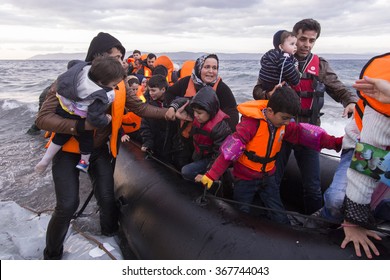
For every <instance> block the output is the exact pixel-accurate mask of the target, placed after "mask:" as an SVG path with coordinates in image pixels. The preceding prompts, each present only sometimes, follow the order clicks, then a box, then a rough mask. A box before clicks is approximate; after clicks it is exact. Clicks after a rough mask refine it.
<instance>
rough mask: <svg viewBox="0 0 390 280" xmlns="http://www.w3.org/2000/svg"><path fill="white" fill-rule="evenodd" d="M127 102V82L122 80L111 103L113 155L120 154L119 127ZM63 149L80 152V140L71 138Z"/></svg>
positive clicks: (111, 147)
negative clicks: (118, 144)
mask: <svg viewBox="0 0 390 280" xmlns="http://www.w3.org/2000/svg"><path fill="white" fill-rule="evenodd" d="M125 103H126V86H125V82H124V81H122V82H120V83H119V84H118V89H117V90H115V98H114V101H113V102H112V104H111V116H112V121H111V127H112V128H111V138H110V149H111V154H112V156H113V157H116V156H117V154H118V147H117V140H118V132H119V128H120V126H121V125H122V117H123V112H124V109H125ZM53 136H54V133H52V136H51V137H50V140H49V142H48V143H47V144H46V147H47V146H48V145H49V143H50V142H51V139H52V138H53ZM62 150H63V151H65V152H70V153H76V154H78V153H80V148H79V142H78V141H77V140H76V139H75V138H74V137H72V138H70V140H69V141H68V142H66V143H65V144H64V145H63V146H62Z"/></svg>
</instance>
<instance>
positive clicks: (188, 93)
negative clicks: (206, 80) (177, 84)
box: [184, 77, 221, 98]
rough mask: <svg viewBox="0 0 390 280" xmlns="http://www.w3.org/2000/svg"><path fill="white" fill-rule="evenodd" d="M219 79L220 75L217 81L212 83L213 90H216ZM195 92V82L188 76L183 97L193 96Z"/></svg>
mask: <svg viewBox="0 0 390 280" xmlns="http://www.w3.org/2000/svg"><path fill="white" fill-rule="evenodd" d="M220 81H221V77H218V79H217V81H216V82H215V84H214V85H213V90H214V91H215V92H217V87H218V84H219V82H220ZM195 94H196V89H195V84H194V81H193V80H192V79H191V78H190V79H189V81H188V86H187V89H186V93H185V94H184V97H189V98H190V97H194V96H195Z"/></svg>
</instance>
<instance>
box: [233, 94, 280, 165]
mask: <svg viewBox="0 0 390 280" xmlns="http://www.w3.org/2000/svg"><path fill="white" fill-rule="evenodd" d="M267 104H268V100H253V101H248V102H244V103H241V104H239V105H238V106H237V109H238V111H239V112H240V113H241V114H242V115H243V116H246V117H250V118H254V119H258V120H259V121H260V123H259V127H258V129H257V131H256V134H255V136H254V137H253V138H252V139H251V140H250V141H249V142H248V143H247V144H246V147H245V151H244V153H243V154H242V155H241V156H240V158H239V159H238V162H240V163H241V164H242V165H244V166H246V167H247V168H249V169H252V170H255V171H258V172H269V171H271V170H273V169H274V167H275V160H276V156H277V154H278V153H279V151H280V149H281V147H282V140H283V135H284V132H285V126H284V125H283V126H281V127H279V128H275V131H274V133H271V132H270V129H269V126H268V123H267V120H266V118H265V116H264V114H263V111H262V110H263V109H265V108H267Z"/></svg>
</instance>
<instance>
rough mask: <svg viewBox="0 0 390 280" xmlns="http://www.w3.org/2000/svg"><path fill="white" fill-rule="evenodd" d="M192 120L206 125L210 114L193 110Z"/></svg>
mask: <svg viewBox="0 0 390 280" xmlns="http://www.w3.org/2000/svg"><path fill="white" fill-rule="evenodd" d="M194 118H195V119H196V120H197V121H198V122H199V123H206V122H207V121H208V120H209V119H210V114H209V113H207V111H205V110H202V109H194Z"/></svg>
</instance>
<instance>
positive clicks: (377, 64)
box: [354, 53, 390, 130]
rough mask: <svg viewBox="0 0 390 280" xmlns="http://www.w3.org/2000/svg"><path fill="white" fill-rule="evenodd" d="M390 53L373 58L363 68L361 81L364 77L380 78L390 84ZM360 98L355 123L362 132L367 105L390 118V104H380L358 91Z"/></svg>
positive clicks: (356, 107)
mask: <svg viewBox="0 0 390 280" xmlns="http://www.w3.org/2000/svg"><path fill="white" fill-rule="evenodd" d="M389 69H390V53H385V54H382V55H378V56H375V57H373V58H371V59H370V60H369V61H368V62H367V63H366V65H365V66H364V67H363V68H362V71H361V72H360V76H359V77H360V79H363V77H364V76H368V77H370V78H379V79H384V80H387V81H389V82H390V70H389ZM357 94H358V96H359V97H360V99H359V101H358V102H357V104H356V106H355V113H354V115H355V122H356V125H357V127H358V128H359V129H360V130H362V126H363V122H362V118H363V114H364V107H365V106H366V105H368V106H370V107H371V108H372V109H374V110H375V111H377V112H378V113H381V114H383V115H385V116H386V117H390V104H384V103H381V102H379V101H378V100H376V99H374V98H372V97H370V96H368V95H365V94H364V92H363V91H357Z"/></svg>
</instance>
